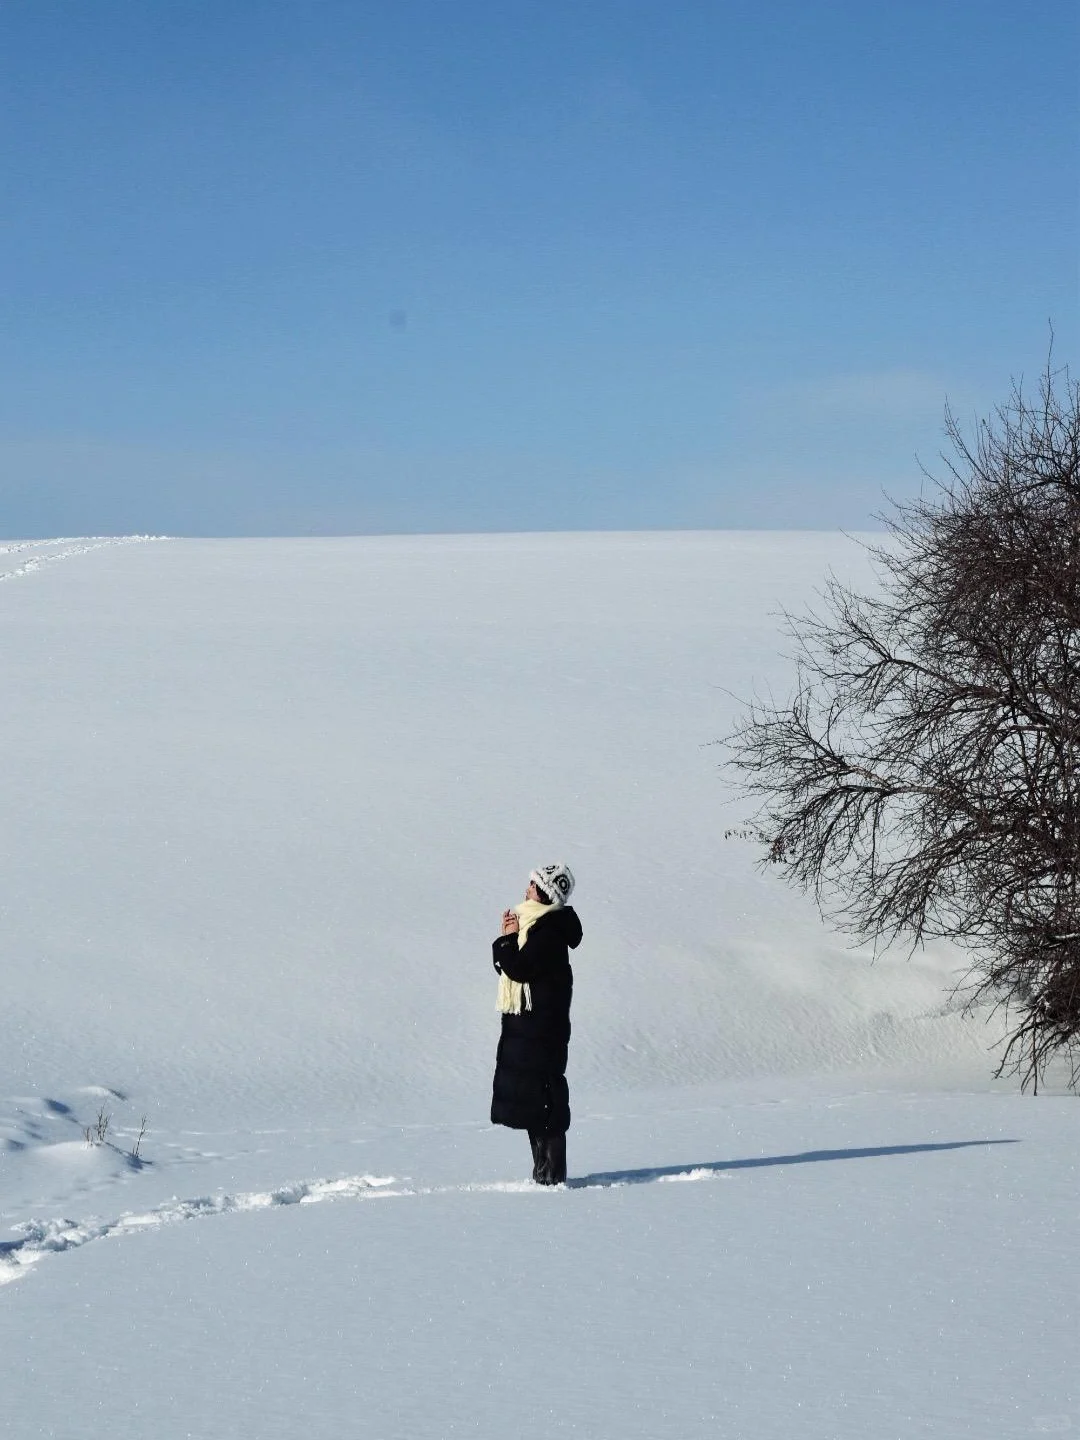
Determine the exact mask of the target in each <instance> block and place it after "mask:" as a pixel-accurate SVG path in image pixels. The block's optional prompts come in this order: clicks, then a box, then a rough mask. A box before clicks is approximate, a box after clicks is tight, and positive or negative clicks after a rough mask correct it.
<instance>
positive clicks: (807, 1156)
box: [566, 1140, 1018, 1190]
mask: <svg viewBox="0 0 1080 1440" xmlns="http://www.w3.org/2000/svg"><path fill="white" fill-rule="evenodd" d="M1017 1143H1018V1142H1017V1141H1016V1140H946V1141H942V1142H940V1143H937V1144H930V1145H874V1146H867V1147H865V1148H861V1149H857V1150H806V1151H804V1152H803V1153H802V1154H801V1155H763V1156H761V1157H759V1158H758V1159H756V1160H712V1161H710V1162H708V1163H707V1164H705V1165H664V1166H654V1167H652V1168H651V1169H648V1170H608V1171H603V1172H601V1173H598V1174H596V1175H579V1176H575V1177H573V1178H572V1179H570V1180H567V1182H566V1188H567V1189H568V1190H583V1189H586V1188H597V1187H603V1186H610V1185H648V1184H650V1183H651V1182H652V1181H654V1180H674V1179H676V1178H679V1177H682V1176H686V1177H689V1176H691V1175H695V1176H696V1175H702V1174H710V1175H718V1174H720V1173H721V1172H722V1171H724V1170H758V1169H761V1168H762V1167H764V1166H766V1165H808V1164H810V1163H811V1162H813V1161H818V1160H871V1159H874V1158H876V1157H877V1156H881V1155H921V1154H925V1153H927V1152H929V1151H932V1150H966V1149H968V1148H969V1147H970V1146H973V1145H1016V1144H1017Z"/></svg>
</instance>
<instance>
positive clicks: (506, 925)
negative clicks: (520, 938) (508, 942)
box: [500, 910, 519, 935]
mask: <svg viewBox="0 0 1080 1440" xmlns="http://www.w3.org/2000/svg"><path fill="white" fill-rule="evenodd" d="M518 929H519V924H518V917H517V916H516V915H515V914H514V912H513V910H504V911H503V918H502V931H501V932H500V933H501V934H503V935H516V934H517V932H518Z"/></svg>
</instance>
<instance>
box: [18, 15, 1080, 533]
mask: <svg viewBox="0 0 1080 1440" xmlns="http://www.w3.org/2000/svg"><path fill="white" fill-rule="evenodd" d="M1078 68H1080V6H1077V4H1076V0H1038V3H1035V4H1030V5H1022V4H1020V3H1017V0H926V3H924V0H896V3H890V4H885V3H880V4H879V3H871V0H836V3H827V0H692V3H691V0H379V3H365V0H89V3H84V4H72V3H70V0H4V3H3V4H2V5H0V107H2V129H0V143H2V152H0V176H2V186H0V283H2V286H3V319H2V325H0V535H8V536H14V535H25V536H31V535H44V534H57V533H60V534H72V533H102V532H113V531H157V532H163V531H167V532H171V533H181V534H183V533H188V534H237V533H239V534H245V533H248V534H260V533H261V534H266V533H277V534H293V533H295V534H307V533H335V532H346V533H348V532H363V531H386V530H389V531H395V530H505V529H512V530H528V529H575V528H596V527H600V528H631V527H640V526H648V527H668V526H678V527H682V526H760V527H781V526H795V527H832V526H837V525H842V526H845V527H853V528H858V527H862V526H866V525H867V524H868V523H869V522H870V517H871V516H872V514H873V513H874V512H875V511H876V510H879V509H880V508H881V504H882V492H883V491H890V492H892V493H896V494H903V493H906V492H910V490H911V489H912V488H914V487H915V486H917V484H918V481H919V473H918V468H917V464H916V458H915V457H916V454H918V455H919V456H920V457H921V458H923V459H924V460H926V461H928V462H933V460H934V458H935V456H936V453H937V451H938V449H939V448H940V445H941V433H940V431H941V417H942V411H943V406H944V402H945V399H946V397H949V398H950V399H951V400H952V402H953V404H954V406H955V407H956V408H957V409H958V410H959V412H960V413H961V415H963V416H972V417H974V416H975V415H976V414H977V413H982V412H985V411H986V410H987V409H988V408H989V407H990V406H991V405H992V404H993V403H994V402H995V401H998V400H1000V399H1003V398H1004V397H1005V394H1006V393H1007V390H1008V387H1009V382H1010V377H1011V376H1012V375H1013V374H1018V373H1021V372H1022V373H1024V374H1026V375H1028V376H1031V375H1034V374H1035V373H1036V372H1037V371H1038V370H1039V369H1040V367H1041V366H1042V365H1043V363H1044V362H1045V358H1046V349H1047V343H1048V337H1049V328H1048V325H1049V322H1051V321H1052V323H1053V325H1054V329H1055V332H1056V337H1057V339H1056V353H1057V357H1058V359H1059V360H1060V361H1063V362H1064V361H1070V360H1071V361H1072V362H1073V364H1074V368H1075V365H1076V359H1077V341H1078V338H1080V266H1078V253H1080V218H1078V209H1080V198H1078V197H1080V97H1078Z"/></svg>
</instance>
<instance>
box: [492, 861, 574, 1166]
mask: <svg viewBox="0 0 1080 1440" xmlns="http://www.w3.org/2000/svg"><path fill="white" fill-rule="evenodd" d="M573 889H574V877H573V875H572V874H571V873H570V870H569V868H568V866H566V865H542V866H541V867H540V868H539V869H538V870H534V871H533V872H532V874H531V875H530V876H529V888H528V889H527V890H526V891H525V899H524V900H523V901H522V902H521V904H519V905H515V906H514V907H513V909H511V910H507V911H504V913H503V917H502V933H501V934H500V936H499V937H498V939H497V940H496V941H495V942H494V944H493V946H492V959H493V961H494V965H495V969H496V970H497V971H498V974H499V1009H500V1010H501V1011H502V1033H501V1034H500V1036H499V1049H498V1053H497V1055H496V1057H495V1080H494V1084H493V1086H492V1097H491V1122H492V1124H493V1125H508V1126H509V1127H510V1128H511V1129H513V1130H527V1131H528V1132H529V1143H530V1144H531V1146H532V1155H533V1179H534V1180H535V1181H537V1183H538V1184H540V1185H561V1184H562V1183H563V1181H564V1180H565V1179H566V1132H567V1130H569V1128H570V1092H569V1089H568V1088H567V1084H566V1056H567V1050H568V1047H569V1044H570V1000H571V997H572V995H573V989H574V973H573V971H572V970H571V968H570V953H569V952H570V951H571V950H575V949H577V947H578V945H579V944H580V943H581V921H580V920H579V919H578V917H577V915H576V913H575V912H574V910H573V909H572V908H571V906H569V905H568V904H567V903H566V902H567V901H568V900H569V898H570V895H571V892H572V891H573Z"/></svg>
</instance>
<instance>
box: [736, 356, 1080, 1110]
mask: <svg viewBox="0 0 1080 1440" xmlns="http://www.w3.org/2000/svg"><path fill="white" fill-rule="evenodd" d="M946 427H947V433H948V436H949V440H950V442H951V458H949V459H947V460H946V462H945V463H946V465H947V472H946V474H945V476H944V478H943V479H941V480H938V481H935V482H934V490H933V493H932V494H931V496H930V497H929V498H926V497H924V498H921V499H919V500H916V501H913V502H910V503H906V504H901V505H895V506H894V507H893V509H892V512H891V514H890V516H889V517H888V518H887V522H886V523H887V524H888V527H889V531H890V534H889V537H888V539H887V540H886V541H885V542H884V543H883V544H881V545H879V546H875V547H872V555H873V558H874V561H875V566H876V568H877V570H878V575H879V579H880V581H881V586H880V589H879V590H878V591H877V592H876V593H873V594H857V593H855V592H854V591H853V590H852V589H851V588H849V587H848V586H846V585H843V584H840V583H839V582H837V581H836V580H831V581H829V582H828V584H827V586H826V589H825V592H824V595H823V604H822V606H821V607H820V608H819V609H818V610H817V611H816V612H813V613H809V614H805V615H787V616H786V630H787V634H788V635H789V637H790V638H791V639H792V640H793V641H794V648H795V660H796V663H797V681H796V687H795V693H794V696H793V698H792V699H791V700H790V702H788V703H786V704H784V705H777V704H776V703H775V702H773V701H771V700H770V701H756V702H754V703H753V704H752V705H750V706H749V707H748V709H747V711H746V713H745V714H744V717H743V719H742V721H741V723H740V724H739V726H738V727H737V729H736V730H735V732H734V733H733V734H732V735H731V736H729V737H728V744H729V745H730V746H731V747H732V750H733V756H732V762H731V763H732V764H733V765H734V766H735V767H736V770H737V771H738V772H739V773H740V779H741V782H742V785H743V787H744V789H745V791H746V792H747V793H749V794H750V795H752V796H755V797H757V798H758V799H759V801H760V809H759V811H758V814H757V816H756V818H755V821H754V827H753V831H754V833H755V835H756V837H757V838H758V839H759V840H760V841H761V842H762V843H763V844H764V846H765V857H764V860H765V863H769V862H771V863H773V864H776V865H779V866H780V867H781V868H782V869H783V871H784V872H785V874H786V876H787V877H788V878H789V879H790V880H791V881H792V882H793V883H795V884H797V885H799V886H801V887H803V888H804V889H807V890H809V891H810V892H811V893H813V894H814V896H815V897H816V899H817V901H818V904H819V906H820V907H821V909H822V910H823V912H824V913H827V914H829V915H830V916H831V917H832V918H833V919H834V920H836V921H837V922H838V923H840V925H841V926H842V927H844V928H846V929H848V930H849V931H851V932H852V933H854V934H855V935H856V936H858V937H859V938H860V939H865V940H873V941H875V942H878V941H884V942H889V941H892V940H896V939H901V940H906V941H907V942H908V943H910V944H912V945H918V944H920V943H921V942H923V941H924V940H925V939H927V938H930V937H945V938H948V939H950V940H955V941H958V942H960V943H961V944H962V945H963V946H965V947H967V949H968V950H969V952H970V954H971V959H972V965H971V970H970V973H969V975H968V977H967V984H966V986H965V988H964V993H965V998H966V1001H967V1004H968V1006H969V1008H970V1007H974V1006H976V1005H982V1004H985V1003H986V1002H990V1003H991V1004H992V1005H994V1006H995V1007H998V1008H999V1009H1001V1010H1002V1011H1003V1012H1004V1015H1005V1019H1006V1041H1005V1046H1004V1051H1003V1054H1002V1058H1001V1064H1000V1066H999V1068H998V1074H1001V1073H1003V1072H1005V1071H1006V1070H1009V1071H1011V1072H1015V1073H1018V1074H1019V1075H1020V1077H1021V1082H1022V1084H1024V1085H1026V1084H1028V1083H1029V1082H1030V1083H1033V1084H1034V1085H1035V1087H1036V1089H1037V1087H1038V1083H1039V1079H1040V1076H1041V1075H1042V1073H1043V1071H1044V1070H1045V1067H1046V1064H1047V1063H1048V1061H1049V1060H1050V1059H1051V1058H1052V1057H1054V1056H1064V1057H1065V1058H1067V1059H1068V1060H1069V1062H1070V1064H1071V1066H1072V1082H1073V1084H1074V1086H1075V1084H1076V1083H1077V1081H1078V1080H1080V894H1078V878H1080V877H1078V870H1080V769H1078V766H1080V384H1076V383H1074V382H1073V381H1072V380H1071V379H1070V377H1069V374H1068V371H1067V370H1066V371H1060V372H1055V371H1053V370H1052V369H1051V368H1050V366H1049V365H1048V366H1047V370H1046V372H1045V374H1044V375H1043V376H1042V379H1041V383H1040V385H1039V388H1038V393H1037V396H1036V397H1034V398H1029V396H1028V395H1027V394H1026V393H1025V392H1024V389H1023V387H1022V386H1021V385H1014V387H1013V390H1012V393H1011V395H1010V398H1009V400H1008V402H1007V403H1006V404H1005V405H1003V406H1001V407H999V408H998V409H997V410H996V412H995V414H994V416H993V418H992V419H990V420H988V421H984V422H983V423H982V424H981V425H980V426H979V430H978V434H977V436H976V437H975V439H974V440H972V441H970V442H969V441H968V440H967V439H966V438H965V436H964V434H963V433H962V430H961V427H960V426H959V425H958V423H957V421H956V418H955V416H954V415H953V414H952V412H951V411H947V412H946Z"/></svg>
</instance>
